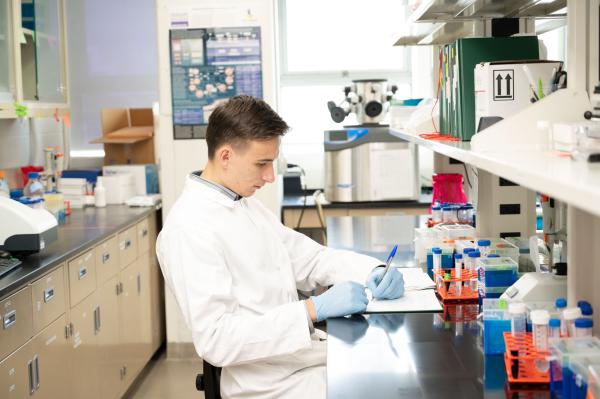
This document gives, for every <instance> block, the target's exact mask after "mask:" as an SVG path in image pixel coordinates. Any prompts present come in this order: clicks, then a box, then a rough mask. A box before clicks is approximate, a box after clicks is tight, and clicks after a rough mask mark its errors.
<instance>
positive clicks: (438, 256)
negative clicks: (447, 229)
mask: <svg viewBox="0 0 600 399" xmlns="http://www.w3.org/2000/svg"><path fill="white" fill-rule="evenodd" d="M431 253H432V254H433V270H435V271H439V270H440V269H441V268H442V249H441V248H438V247H433V248H431Z"/></svg>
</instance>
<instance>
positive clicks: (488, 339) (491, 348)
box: [482, 298, 510, 355]
mask: <svg viewBox="0 0 600 399" xmlns="http://www.w3.org/2000/svg"><path fill="white" fill-rule="evenodd" d="M506 307H507V302H506V300H504V299H489V298H485V299H484V300H483V306H482V313H483V353H484V354H486V355H498V354H501V353H504V350H505V346H504V338H503V333H504V332H510V315H509V314H508V311H507V309H506Z"/></svg>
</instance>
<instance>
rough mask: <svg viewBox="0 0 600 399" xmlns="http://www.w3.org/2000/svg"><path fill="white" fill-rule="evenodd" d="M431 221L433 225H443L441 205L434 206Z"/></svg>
mask: <svg viewBox="0 0 600 399" xmlns="http://www.w3.org/2000/svg"><path fill="white" fill-rule="evenodd" d="M431 219H432V220H433V223H436V224H437V223H441V222H442V207H441V206H439V205H434V206H432V207H431Z"/></svg>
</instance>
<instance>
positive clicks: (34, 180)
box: [23, 172, 44, 198]
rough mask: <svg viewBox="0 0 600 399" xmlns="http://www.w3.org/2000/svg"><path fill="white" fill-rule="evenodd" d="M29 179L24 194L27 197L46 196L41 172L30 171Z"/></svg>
mask: <svg viewBox="0 0 600 399" xmlns="http://www.w3.org/2000/svg"><path fill="white" fill-rule="evenodd" d="M27 177H28V178H29V181H28V182H27V184H26V185H25V188H24V189H23V194H25V196H26V197H40V198H41V197H43V196H44V185H43V184H42V182H41V181H40V174H39V173H38V172H29V174H28V175H27Z"/></svg>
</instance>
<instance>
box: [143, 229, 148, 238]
mask: <svg viewBox="0 0 600 399" xmlns="http://www.w3.org/2000/svg"><path fill="white" fill-rule="evenodd" d="M147 235H148V229H144V230H142V237H146V236H147Z"/></svg>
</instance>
